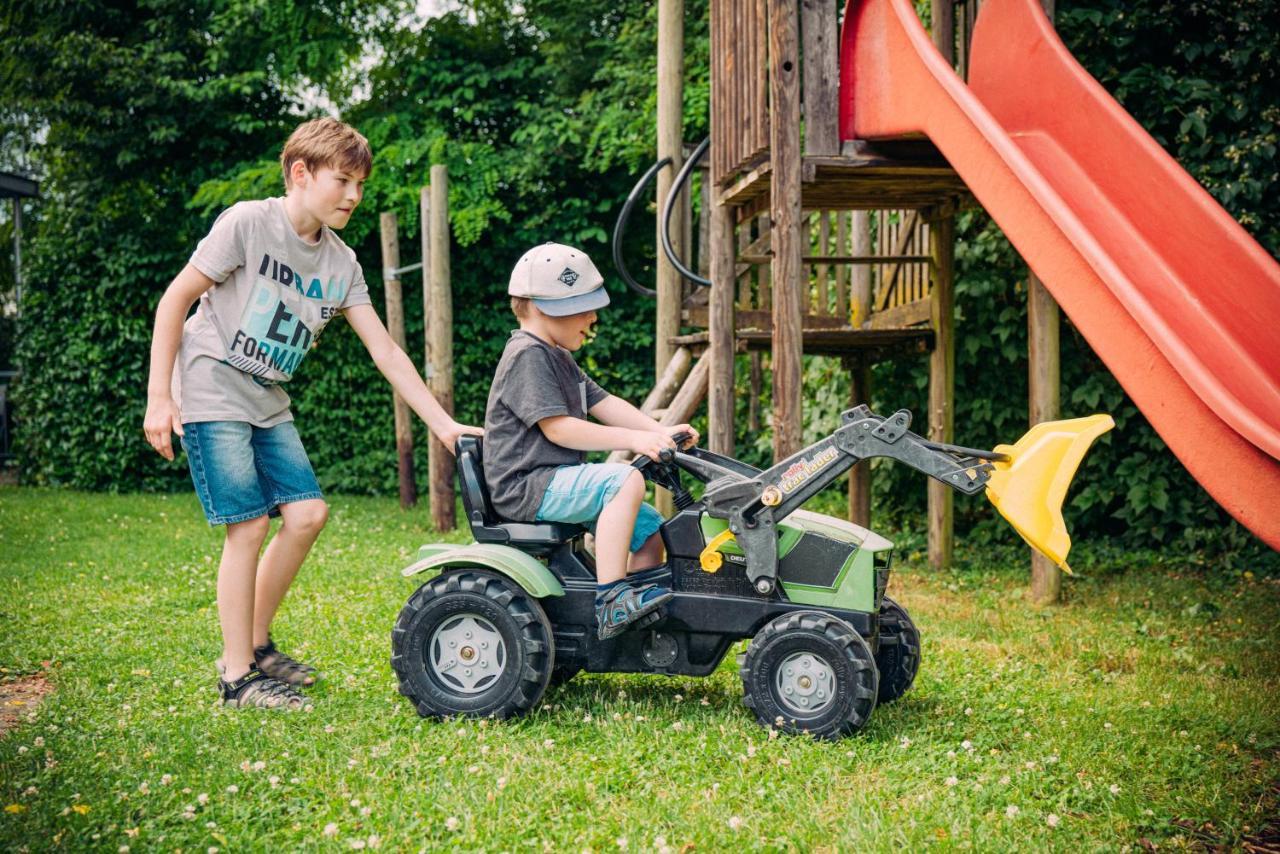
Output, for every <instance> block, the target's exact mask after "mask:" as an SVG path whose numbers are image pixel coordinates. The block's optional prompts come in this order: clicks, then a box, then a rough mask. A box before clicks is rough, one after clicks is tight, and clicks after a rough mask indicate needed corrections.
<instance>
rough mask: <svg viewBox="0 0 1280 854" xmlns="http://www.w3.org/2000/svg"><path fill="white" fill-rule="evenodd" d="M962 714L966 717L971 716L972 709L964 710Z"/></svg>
mask: <svg viewBox="0 0 1280 854" xmlns="http://www.w3.org/2000/svg"><path fill="white" fill-rule="evenodd" d="M964 713H965V714H966V715H971V714H973V709H965V710H964Z"/></svg>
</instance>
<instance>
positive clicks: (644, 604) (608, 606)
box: [596, 584, 675, 640]
mask: <svg viewBox="0 0 1280 854" xmlns="http://www.w3.org/2000/svg"><path fill="white" fill-rule="evenodd" d="M674 595H675V594H674V593H672V592H671V590H670V588H667V587H658V586H657V585H653V584H650V585H647V586H645V587H632V586H630V585H628V584H618V585H615V586H614V587H611V588H610V589H609V590H608V591H607V592H606V593H605V594H604V595H603V596H601V597H598V598H597V599H596V622H597V623H598V624H599V626H600V628H599V630H598V632H597V634H598V635H599V637H600V640H605V639H606V638H611V637H613V636H614V635H617V634H620V633H622V632H625V631H626V630H627V629H629V628H632V627H633V626H635V624H636V623H637V622H638V621H640V620H642V619H644V618H645V617H647V616H649V615H650V614H652V613H653V612H654V611H657V610H658V609H659V608H661V607H662V606H663V604H665V603H666V602H669V601H670V600H671V597H672V596H674ZM646 622H647V621H646Z"/></svg>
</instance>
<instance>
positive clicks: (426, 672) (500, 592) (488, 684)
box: [391, 568, 555, 718]
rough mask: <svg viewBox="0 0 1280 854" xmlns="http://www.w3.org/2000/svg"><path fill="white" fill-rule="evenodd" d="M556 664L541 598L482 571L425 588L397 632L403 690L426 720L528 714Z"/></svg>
mask: <svg viewBox="0 0 1280 854" xmlns="http://www.w3.org/2000/svg"><path fill="white" fill-rule="evenodd" d="M554 660H555V640H554V637H553V635H552V633H551V623H550V622H549V621H548V620H547V615H546V614H545V613H544V612H543V610H542V606H541V605H539V604H538V600H537V599H535V598H533V597H532V596H530V595H529V594H528V593H526V592H525V591H524V589H523V588H521V587H520V586H519V585H518V584H516V583H515V582H514V581H512V580H511V579H509V578H507V577H506V576H503V575H499V574H497V573H495V572H490V571H487V570H483V569H478V568H477V569H462V570H455V571H452V572H446V573H444V574H443V575H440V576H437V577H436V578H433V579H431V580H430V581H428V582H426V583H425V584H423V585H422V586H421V587H419V588H418V589H417V590H416V591H415V592H414V594H413V595H412V596H410V597H409V601H408V602H406V603H405V606H404V608H403V609H401V611H400V617H399V619H397V620H396V625H395V628H394V629H393V630H392V632H391V666H392V668H393V669H394V670H395V672H396V675H397V676H398V677H399V678H400V693H401V694H404V695H405V696H406V697H408V698H409V699H410V700H412V701H413V704H414V706H415V708H417V710H418V714H420V715H422V716H423V717H444V716H446V715H465V716H468V717H490V716H492V717H495V718H506V717H512V716H515V715H520V714H523V713H525V712H527V711H529V709H531V708H533V707H534V706H535V705H536V704H537V702H538V701H539V700H540V699H542V695H543V693H544V692H545V691H546V690H547V683H548V681H549V680H550V679H551V668H552V662H553V661H554Z"/></svg>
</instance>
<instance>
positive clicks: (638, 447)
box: [630, 430, 676, 463]
mask: <svg viewBox="0 0 1280 854" xmlns="http://www.w3.org/2000/svg"><path fill="white" fill-rule="evenodd" d="M675 447H676V443H675V442H673V441H672V440H671V437H670V436H668V435H667V434H666V433H659V432H658V431H656V430H632V431H631V448H630V450H631V452H632V453H634V454H636V455H637V456H643V457H648V458H649V459H651V460H653V461H654V462H655V463H656V462H661V457H660V456H659V455H660V454H661V453H662V452H663V451H667V450H675Z"/></svg>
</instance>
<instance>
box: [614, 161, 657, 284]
mask: <svg viewBox="0 0 1280 854" xmlns="http://www.w3.org/2000/svg"><path fill="white" fill-rule="evenodd" d="M669 163H671V158H670V157H664V158H662V159H661V160H659V161H658V162H657V163H655V164H653V165H652V166H650V167H649V170H648V171H647V172H645V173H644V174H643V175H641V176H640V180H639V181H636V185H635V186H634V187H632V188H631V193H630V194H629V195H628V196H627V200H626V201H625V202H623V203H622V212H621V213H619V214H618V222H617V223H616V224H615V225H614V226H613V266H615V267H617V268H618V275H620V276H622V281H624V282H626V283H627V287H629V288H631V290H633V291H635V292H636V293H638V294H640V295H641V296H646V297H656V296H657V295H658V292H657V291H655V290H653V289H652V288H646V287H645V286H644V285H642V284H640V283H639V282H637V281H636V280H635V279H634V278H632V277H631V272H630V271H629V270H627V264H626V262H625V261H624V260H623V259H622V233H623V232H624V231H626V229H627V220H628V219H630V218H631V209H632V208H634V207H635V206H636V202H638V201H639V200H640V194H641V193H643V192H644V189H645V187H647V186H648V185H649V182H650V181H652V180H653V178H654V176H655V175H657V174H658V172H659V170H661V169H662V167H663V166H666V165H668V164H669Z"/></svg>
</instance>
